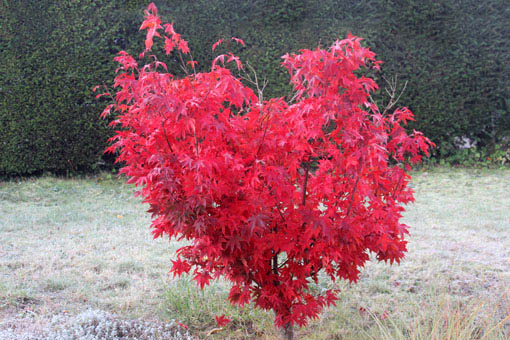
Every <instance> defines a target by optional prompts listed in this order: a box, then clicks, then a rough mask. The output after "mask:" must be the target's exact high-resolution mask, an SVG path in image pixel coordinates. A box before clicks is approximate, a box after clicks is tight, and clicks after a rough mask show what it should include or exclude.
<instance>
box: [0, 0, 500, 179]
mask: <svg viewBox="0 0 510 340" xmlns="http://www.w3.org/2000/svg"><path fill="white" fill-rule="evenodd" d="M155 3H156V5H157V6H158V8H159V10H160V14H161V15H162V17H163V19H165V20H168V21H175V27H176V29H177V30H178V31H180V32H182V34H183V36H184V38H185V39H187V40H189V42H190V47H191V49H192V53H193V56H194V58H195V59H196V60H198V62H199V67H201V68H202V69H207V68H208V67H209V65H210V61H211V60H212V57H213V55H212V52H211V45H212V43H213V42H215V41H216V40H218V39H219V38H222V37H231V36H236V37H239V38H242V39H244V41H245V42H246V43H247V48H244V49H238V48H237V47H234V50H235V51H236V52H237V53H238V54H239V55H240V56H241V58H242V60H244V61H247V62H249V63H250V64H251V65H253V67H254V68H255V69H256V70H257V73H258V75H259V76H262V77H265V78H267V80H268V81H269V84H268V87H267V89H266V92H265V95H266V97H267V98H268V97H271V96H282V95H286V94H287V93H289V91H290V88H289V86H288V81H289V78H288V75H287V74H286V72H285V71H284V70H283V69H282V68H281V67H280V66H279V63H280V58H279V57H280V56H281V55H283V54H285V53H287V52H289V51H297V50H299V49H300V48H314V47H316V46H317V44H318V43H319V42H320V43H321V45H323V46H327V45H329V44H330V43H331V42H333V41H334V40H335V39H337V38H343V37H345V36H346V34H347V33H348V32H349V31H352V33H353V34H355V35H358V36H361V37H364V38H365V39H366V44H367V45H368V46H369V47H371V48H372V49H373V50H374V51H375V52H376V53H377V54H378V55H379V58H380V59H382V60H384V61H385V63H384V65H383V74H378V75H377V77H381V76H385V77H387V78H390V77H392V76H395V75H397V76H398V79H399V82H400V85H401V86H402V85H403V84H404V82H405V81H408V85H407V89H406V91H405V93H404V95H403V96H402V98H401V100H400V104H401V105H407V106H409V107H410V108H411V110H412V111H413V112H414V113H415V114H416V117H417V122H416V123H415V124H414V125H412V126H411V128H416V129H419V130H422V131H423V132H424V133H425V134H426V135H427V136H428V137H430V138H431V139H432V140H433V141H434V142H436V143H437V144H438V146H439V148H438V149H436V151H435V155H434V156H435V157H436V158H444V157H448V156H449V155H451V154H452V153H454V152H455V147H454V143H453V141H454V138H455V137H461V136H465V137H468V138H470V139H471V140H472V141H476V142H477V143H478V145H479V146H482V147H483V146H487V147H491V146H493V145H495V144H496V143H499V142H500V141H501V140H502V139H503V138H504V137H505V136H508V135H509V132H510V114H509V107H510V66H509V61H510V24H509V22H510V6H509V5H508V2H507V0H486V1H475V0H444V1H441V2H438V1H432V0H401V1H397V0H361V1H359V0H346V1H332V0H323V1H316V0H314V1H312V0H306V1H291V0H248V1H227V0H215V1H211V0H209V1H207V0H186V1H184V0H180V1H179V0H172V1H155ZM147 4H148V2H147V1H139V0H131V1H128V0H124V1H107V0H69V1H60V0H48V1H34V0H17V1H12V0H11V1H9V0H2V1H1V2H0V23H1V30H0V74H1V75H2V77H1V78H0V175H3V176H5V175H7V176H13V175H29V174H37V173H41V172H44V171H50V172H55V173H76V172H88V171H93V170H97V169H100V168H103V167H108V166H111V159H108V158H105V157H104V156H103V150H104V148H105V145H106V140H107V139H108V137H109V136H110V135H111V134H112V132H111V131H110V130H109V129H108V128H107V127H106V125H107V122H105V121H101V120H100V119H99V118H98V116H99V114H100V112H101V111H102V109H103V108H104V106H105V105H106V102H105V101H98V100H95V99H94V95H93V93H92V91H91V89H92V87H93V86H94V85H97V84H100V83H102V81H103V80H110V81H111V80H112V79H113V76H114V70H115V68H116V65H115V63H114V62H113V61H112V58H113V56H114V55H115V54H116V53H117V52H118V51H120V50H122V49H125V50H127V51H128V52H131V53H134V54H135V55H138V53H139V52H140V51H141V50H142V48H143V39H144V35H143V33H140V32H138V27H139V26H140V24H141V22H142V20H143V8H145V6H146V5H147ZM156 45H157V42H156ZM220 51H221V50H220ZM159 55H160V56H162V60H164V61H166V62H167V63H168V64H169V66H170V64H171V63H170V62H169V60H167V59H166V60H165V59H164V54H159ZM171 72H173V73H177V74H178V73H179V72H180V71H179V69H178V66H177V64H175V66H174V68H173V69H171ZM378 82H381V80H379V81H378ZM380 98H384V95H383V93H381V95H380Z"/></svg>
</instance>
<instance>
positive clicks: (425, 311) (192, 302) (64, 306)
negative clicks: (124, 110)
mask: <svg viewBox="0 0 510 340" xmlns="http://www.w3.org/2000/svg"><path fill="white" fill-rule="evenodd" d="M412 186H413V187H414V189H415V191H416V196H415V197H416V202H415V203H414V204H412V205H410V206H408V208H407V212H406V214H405V222H406V223H407V224H409V225H410V226H411V235H410V236H409V245H408V248H409V252H408V253H407V256H406V258H405V259H404V261H403V262H402V263H401V264H400V265H399V266H395V265H394V266H390V265H389V264H385V263H376V262H374V261H371V262H370V263H369V264H368V265H367V266H366V267H365V268H364V269H363V272H362V276H361V279H360V281H359V283H358V284H355V285H354V284H348V283H345V282H339V283H335V285H336V286H337V287H338V288H340V289H341V294H340V300H339V303H338V306H337V307H336V308H328V309H327V310H325V311H324V312H323V314H322V316H321V318H320V319H318V320H314V321H313V322H311V323H310V325H309V326H308V327H306V328H303V329H298V330H297V334H296V339H352V340H354V339H397V340H404V339H434V340H435V339H437V340H439V339H441V340H442V339H459V340H462V339H477V338H480V339H483V338H485V339H510V321H508V319H507V320H504V319H505V317H507V316H509V315H510V286H509V283H510V170H473V169H430V170H427V171H420V172H416V173H414V174H413V182H412ZM133 192H134V188H133V187H131V186H128V185H125V184H123V182H122V181H121V180H118V179H115V178H112V176H110V175H102V176H97V177H91V178H79V179H78V178H74V179H61V178H55V177H42V178H37V179H29V180H23V181H8V182H0V331H1V330H2V329H4V330H5V329H7V328H9V329H10V331H11V333H12V329H14V328H16V329H17V330H18V331H19V332H37V331H44V330H45V329H46V328H48V327H51V320H52V319H55V318H54V316H55V315H57V316H68V317H69V318H71V317H72V316H74V315H77V314H79V313H83V312H84V311H86V310H89V309H94V310H101V311H107V312H111V313H115V315H116V316H115V317H118V318H120V319H126V320H128V319H130V320H131V319H135V318H139V319H140V320H145V321H148V322H166V321H168V320H170V319H175V320H177V321H179V322H180V323H183V324H185V325H187V326H188V327H189V330H190V331H191V333H192V334H194V335H196V336H198V337H200V338H206V337H207V338H214V339H224V338H231V339H240V338H247V339H259V338H262V339H277V338H278V332H277V331H276V330H274V329H273V328H272V326H271V325H272V315H271V314H270V313H266V312H263V311H260V310H255V309H253V308H251V307H246V308H245V309H244V310H238V309H237V308H234V307H232V306H230V305H228V303H227V302H226V301H225V298H226V296H227V294H228V291H227V289H228V285H227V284H226V283H224V282H216V283H214V284H212V285H211V286H210V287H208V288H207V289H205V290H204V291H202V292H199V291H197V289H196V285H195V284H194V283H193V282H191V281H190V280H189V278H186V277H184V278H182V279H180V280H177V279H173V278H172V277H171V276H170V275H169V274H168V270H169V268H170V260H171V259H172V258H173V254H174V252H175V250H176V249H177V248H178V247H179V246H180V244H179V243H177V242H175V241H173V240H172V241H169V240H168V239H157V240H153V238H152V235H151V233H150V229H149V228H148V226H149V225H150V216H149V215H148V214H147V213H145V210H146V209H147V206H144V205H142V204H141V203H140V199H138V198H134V197H133ZM330 285H333V283H331V282H329V281H327V280H326V279H324V280H321V281H320V282H319V284H318V285H317V286H316V287H313V289H317V290H321V289H323V288H324V287H329V286H330ZM221 314H226V315H228V316H230V317H231V318H232V322H231V323H230V324H229V325H228V326H227V327H226V328H225V329H215V321H214V316H215V315H221ZM13 325H14V326H15V327H14V326H13ZM460 332H463V333H460ZM457 333H458V334H457ZM1 334H2V333H1V332H0V339H1V338H2V336H1ZM4 334H7V333H4ZM434 334H436V335H434ZM434 336H436V337H434Z"/></svg>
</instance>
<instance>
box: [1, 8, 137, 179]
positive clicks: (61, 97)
mask: <svg viewBox="0 0 510 340" xmlns="http://www.w3.org/2000/svg"><path fill="white" fill-rule="evenodd" d="M115 3H116V2H112V1H107V0H104V1H97V0H95V1H76V0H73V1H37V0H35V1H8V0H6V1H2V2H0V15H1V17H0V20H1V23H2V24H1V27H2V29H1V31H0V37H1V40H0V73H1V74H2V79H1V80H0V174H3V175H25V174H34V173H40V172H43V171H51V172H56V173H62V172H64V173H65V172H77V171H90V170H93V169H96V168H98V167H99V166H101V164H103V163H104V162H105V159H103V156H102V154H103V152H102V151H103V150H104V146H105V144H106V140H107V139H108V137H109V135H110V134H111V131H110V130H109V129H108V128H107V126H106V124H107V123H106V122H104V121H100V120H99V119H98V112H100V111H101V110H102V108H103V107H104V106H105V104H104V103H101V102H99V101H97V100H95V99H94V95H93V93H92V91H91V90H92V87H93V86H94V85H95V84H100V83H101V82H102V81H103V79H111V78H112V76H111V75H112V74H113V72H114V70H115V65H114V63H113V62H112V60H111V59H112V56H113V55H114V54H115V53H116V52H118V51H119V50H121V49H123V48H125V47H127V45H128V44H129V43H130V41H133V40H137V39H138V35H137V27H136V26H133V25H132V24H130V23H132V22H134V21H137V22H139V21H140V20H141V19H142V15H143V14H142V13H141V12H140V11H139V10H138V9H137V10H136V11H127V10H126V8H125V6H119V5H116V4H115ZM133 13H136V16H135V15H133ZM124 18H127V19H129V22H130V23H128V22H125V21H124V20H123V19H124ZM137 42H138V41H137Z"/></svg>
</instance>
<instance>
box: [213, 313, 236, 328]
mask: <svg viewBox="0 0 510 340" xmlns="http://www.w3.org/2000/svg"><path fill="white" fill-rule="evenodd" d="M214 318H215V319H216V324H217V325H218V327H224V326H226V325H228V324H229V322H230V321H232V320H231V319H230V318H229V317H226V316H225V314H222V315H220V316H215V317H214Z"/></svg>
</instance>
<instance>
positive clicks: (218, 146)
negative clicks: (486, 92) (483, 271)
mask: <svg viewBox="0 0 510 340" xmlns="http://www.w3.org/2000/svg"><path fill="white" fill-rule="evenodd" d="M141 29H147V38H146V42H145V46H146V51H145V52H148V51H149V50H150V49H151V47H152V45H153V38H154V37H161V35H162V38H164V44H165V49H166V53H167V54H170V53H179V54H181V55H183V56H184V57H188V59H191V57H190V55H189V48H188V45H187V43H186V42H185V41H184V40H183V39H182V38H181V36H180V35H179V34H177V33H176V32H175V31H174V29H173V27H172V25H170V24H166V25H163V26H162V25H161V20H160V19H159V17H158V16H157V9H156V8H155V6H154V5H151V6H149V8H148V9H147V10H146V17H145V21H144V23H143V25H142V27H141ZM162 30H164V32H162ZM360 40H361V39H360V38H357V37H354V36H348V37H347V39H345V40H341V41H336V42H335V43H334V44H333V45H332V46H331V47H330V48H329V49H327V50H326V49H322V48H317V49H316V50H301V51H300V53H299V54H291V55H285V56H284V57H283V63H282V64H283V66H284V67H285V68H287V70H288V71H289V73H290V76H291V82H292V84H293V86H294V89H295V96H294V98H293V100H292V101H286V100H285V99H284V98H275V99H271V100H267V101H264V102H259V99H258V97H257V96H256V95H255V94H254V92H253V91H252V90H251V89H250V88H249V87H248V86H246V85H245V84H243V83H242V81H241V79H240V78H239V77H236V76H235V75H234V74H233V73H232V72H233V71H231V70H230V69H229V67H228V66H229V65H228V63H229V62H234V63H235V64H232V65H233V66H234V68H233V70H237V69H241V68H242V67H243V66H242V64H241V62H240V61H239V58H238V57H237V56H235V55H233V54H231V53H229V54H226V55H220V56H218V57H217V58H216V59H215V60H214V62H213V65H212V68H211V71H210V72H204V73H195V72H194V66H195V62H194V61H193V60H191V62H188V64H191V69H190V71H192V72H190V73H191V74H189V75H188V76H186V77H183V78H180V79H177V78H176V77H174V76H173V75H171V74H169V73H167V72H166V71H165V72H164V71H163V70H166V65H165V64H164V63H162V62H160V61H157V59H155V58H154V61H153V62H151V63H149V64H147V65H144V66H138V63H137V61H136V60H135V59H134V58H132V57H131V56H129V55H128V54H127V53H126V52H121V53H119V55H118V56H117V57H116V58H115V60H116V61H117V62H118V63H119V64H120V67H119V70H120V72H119V74H118V75H117V77H116V78H115V87H116V88H117V91H116V93H115V97H114V103H113V104H111V105H110V106H108V107H107V109H106V110H105V112H104V113H103V115H107V114H109V113H110V111H111V110H114V111H115V112H116V120H115V121H114V122H113V125H115V126H117V127H118V128H119V130H118V131H117V134H116V136H115V137H114V138H113V139H112V146H111V147H109V148H108V150H109V151H117V152H119V157H118V161H119V162H124V163H125V167H124V168H123V169H122V170H121V172H122V173H123V174H125V175H127V177H128V178H129V181H128V182H129V183H135V184H136V185H137V186H139V187H141V190H140V194H141V195H142V196H143V198H144V201H145V202H146V203H148V204H149V205H150V210H149V211H150V212H151V213H152V214H153V216H154V218H155V219H154V220H153V223H152V228H153V229H154V236H155V237H158V236H161V235H163V234H167V235H168V236H170V237H177V238H179V239H185V240H188V241H189V242H190V245H188V246H185V247H182V248H181V249H179V250H178V252H177V257H176V259H175V261H173V267H172V271H173V273H174V274H177V275H180V274H182V273H188V272H190V271H191V272H192V275H193V276H194V279H195V280H196V282H197V284H198V285H199V286H200V287H203V286H204V285H206V284H208V283H209V281H210V280H211V279H216V278H218V277H219V276H224V277H225V278H226V279H228V280H229V281H230V282H231V283H232V288H231V291H230V296H229V299H230V301H231V302H232V303H236V304H239V305H243V304H245V303H247V302H249V301H254V303H255V305H256V306H258V307H260V308H263V309H272V310H273V311H274V312H275V314H276V321H275V323H276V325H278V326H285V325H292V324H294V323H296V324H298V325H304V324H305V323H306V321H307V319H308V318H314V317H316V316H317V315H318V313H319V312H320V311H321V309H322V308H323V307H324V306H325V305H329V304H333V303H334V301H335V299H336V296H335V295H336V294H335V293H336V292H334V291H326V292H322V293H320V294H314V293H313V292H312V291H311V290H310V289H309V288H310V284H311V283H312V282H314V281H315V282H317V276H318V273H319V271H323V272H324V273H326V274H327V275H328V276H329V277H330V278H331V279H332V280H335V279H338V278H342V279H347V280H350V281H356V280H357V279H358V275H359V270H360V269H359V268H360V267H362V266H363V265H364V263H365V262H366V261H367V260H368V258H369V256H368V254H369V252H374V253H376V254H377V256H378V259H379V260H389V261H390V262H393V261H397V262H399V260H400V259H401V258H402V257H403V256H404V252H405V251H406V241H405V240H404V236H405V234H406V233H407V232H408V231H407V226H406V225H404V224H402V223H401V222H400V221H399V220H400V218H401V213H402V211H403V207H402V204H405V203H408V202H411V201H412V200H413V192H412V190H411V189H410V188H409V187H408V182H409V180H410V176H409V175H408V174H407V173H406V171H407V170H408V164H412V163H416V162H419V161H420V160H421V157H422V155H423V154H427V150H428V148H429V147H430V146H432V145H433V144H432V143H431V142H430V141H429V140H428V139H427V138H425V137H424V136H422V134H421V133H419V132H416V131H414V132H413V133H412V134H407V133H406V130H405V129H404V126H405V124H406V122H407V121H408V120H412V119H413V114H412V113H411V112H410V111H409V110H408V109H406V108H401V109H396V110H395V111H394V112H393V113H386V112H385V113H381V112H380V110H379V109H378V107H377V106H376V105H375V104H374V103H373V102H371V100H369V99H370V98H369V95H370V93H371V92H372V91H373V90H374V89H377V84H376V83H375V82H374V80H372V79H370V78H367V77H364V76H362V75H361V72H360V70H361V71H363V70H367V69H369V68H376V69H377V68H378V67H379V64H380V62H379V61H377V60H376V59H375V54H374V53H373V52H371V51H370V50H368V49H367V48H364V47H362V45H361V44H360ZM236 41H237V42H240V43H242V44H243V45H244V43H243V42H242V41H241V40H239V39H236ZM220 42H221V41H220ZM220 42H218V43H220ZM216 46H217V44H215V45H214V47H216ZM160 70H162V71H160ZM404 164H406V165H405V166H404Z"/></svg>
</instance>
